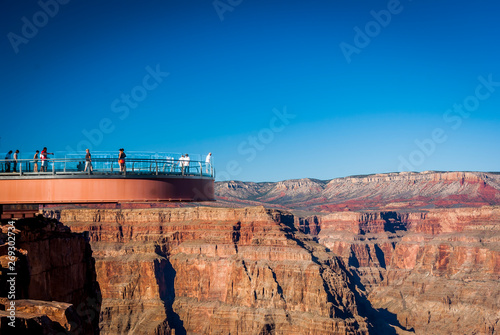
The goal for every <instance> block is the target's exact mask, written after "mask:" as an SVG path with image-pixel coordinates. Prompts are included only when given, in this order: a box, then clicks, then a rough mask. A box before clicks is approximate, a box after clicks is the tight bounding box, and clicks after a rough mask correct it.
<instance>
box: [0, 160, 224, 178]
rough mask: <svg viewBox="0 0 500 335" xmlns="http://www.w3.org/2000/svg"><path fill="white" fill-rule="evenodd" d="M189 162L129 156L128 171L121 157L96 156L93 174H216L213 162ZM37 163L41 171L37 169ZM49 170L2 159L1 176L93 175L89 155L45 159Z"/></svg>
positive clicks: (22, 162)
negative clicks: (121, 165)
mask: <svg viewBox="0 0 500 335" xmlns="http://www.w3.org/2000/svg"><path fill="white" fill-rule="evenodd" d="M182 162H184V164H186V162H185V161H181V160H179V159H174V158H134V157H127V158H126V159H125V171H120V165H119V163H118V158H117V157H106V158H103V157H96V158H94V157H92V167H93V172H92V174H150V175H183V176H205V177H212V178H214V177H215V169H214V167H213V166H212V164H207V163H205V162H204V161H199V160H190V161H189V164H188V165H183V164H181V163H182ZM35 163H36V164H37V170H38V171H34V167H35ZM44 164H45V166H46V167H47V170H46V171H40V168H41V166H42V160H41V159H40V158H39V159H38V160H37V161H36V162H35V160H34V159H33V158H32V159H18V160H17V162H16V161H15V160H14V159H0V175H3V176H5V175H16V174H17V175H37V174H42V175H45V174H91V172H90V168H88V169H87V171H84V169H85V157H82V158H54V157H49V158H47V159H45V163H44ZM14 166H15V168H14ZM14 170H15V172H14Z"/></svg>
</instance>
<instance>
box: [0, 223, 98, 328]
mask: <svg viewBox="0 0 500 335" xmlns="http://www.w3.org/2000/svg"><path fill="white" fill-rule="evenodd" d="M9 227H11V225H9V224H8V221H7V220H2V232H1V234H0V263H1V282H2V285H1V288H0V297H3V298H0V318H1V333H2V334H9V333H12V334H20V333H23V332H24V333H32V334H37V333H38V334H43V333H47V334H50V333H54V334H55V333H61V334H63V333H65V332H67V331H70V332H72V333H74V334H77V333H80V334H97V333H98V321H99V313H100V299H101V298H100V291H99V286H98V284H97V281H96V272H95V267H94V260H93V258H92V251H91V248H90V245H89V244H88V240H87V238H86V237H85V235H84V234H75V233H72V232H71V231H70V229H69V228H68V227H66V226H64V225H62V224H61V223H59V222H57V221H56V220H49V219H45V218H42V217H38V218H32V219H23V220H16V221H14V225H13V227H15V230H13V229H9ZM9 246H12V247H14V249H15V250H14V253H15V256H13V257H14V258H10V257H9V252H8V251H9ZM11 251H12V249H11ZM9 261H10V262H12V261H13V262H14V263H9ZM12 273H14V274H15V275H11V274H12ZM12 278H13V279H12ZM8 280H11V282H10V281H8ZM12 283H14V284H12ZM12 293H14V296H11V294H12ZM8 298H9V299H8ZM12 298H15V307H16V320H15V325H16V326H15V328H14V327H11V326H9V325H8V323H9V322H10V320H9V318H8V317H9V315H10V312H9V311H8V308H9V307H10V301H11V300H14V299H12Z"/></svg>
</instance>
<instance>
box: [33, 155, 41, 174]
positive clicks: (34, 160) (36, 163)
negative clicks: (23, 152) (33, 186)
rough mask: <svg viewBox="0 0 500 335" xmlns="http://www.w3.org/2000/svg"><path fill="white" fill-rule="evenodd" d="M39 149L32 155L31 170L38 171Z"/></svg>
mask: <svg viewBox="0 0 500 335" xmlns="http://www.w3.org/2000/svg"><path fill="white" fill-rule="evenodd" d="M39 152H40V151H38V150H37V151H36V152H35V155H34V156H33V172H38V153H39Z"/></svg>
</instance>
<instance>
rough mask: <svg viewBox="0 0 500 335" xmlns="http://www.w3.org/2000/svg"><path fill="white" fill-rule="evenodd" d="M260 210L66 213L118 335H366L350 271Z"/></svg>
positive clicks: (283, 219)
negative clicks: (88, 254) (83, 235)
mask: <svg viewBox="0 0 500 335" xmlns="http://www.w3.org/2000/svg"><path fill="white" fill-rule="evenodd" d="M294 220H295V218H294V217H293V216H292V215H291V214H286V213H283V212H279V211H276V210H268V209H264V208H262V207H258V208H243V209H225V208H186V209H161V210H160V209H144V210H77V209H75V210H63V211H62V212H61V221H62V222H64V223H65V224H67V225H68V226H70V227H71V229H72V230H73V231H81V232H83V231H88V232H89V238H90V243H91V245H92V248H93V251H94V256H95V258H96V269H97V278H98V281H99V283H100V287H101V291H102V296H103V301H102V313H101V323H100V326H101V330H102V332H103V333H112V334H124V333H134V334H169V333H173V332H172V330H175V334H183V333H188V334H214V333H217V334H367V333H368V332H369V329H370V327H372V326H371V325H370V324H369V323H368V322H367V319H366V315H368V314H367V313H368V312H369V310H370V308H371V307H370V305H369V303H368V302H367V301H366V298H365V297H363V295H362V293H361V291H360V290H359V289H358V288H357V287H356V284H355V280H354V279H353V277H352V276H351V274H350V272H349V271H347V270H346V269H345V265H344V263H343V261H342V260H341V259H339V258H337V257H335V256H334V255H333V254H331V253H329V252H328V251H327V250H326V249H325V248H324V247H322V246H321V245H319V244H318V243H316V242H315V241H313V240H312V239H311V238H310V237H307V236H306V235H304V234H302V233H300V232H299V231H297V230H296V229H295V227H294V225H293V223H294Z"/></svg>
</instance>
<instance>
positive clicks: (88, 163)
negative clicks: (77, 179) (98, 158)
mask: <svg viewBox="0 0 500 335" xmlns="http://www.w3.org/2000/svg"><path fill="white" fill-rule="evenodd" d="M85 151H86V154H85V170H83V172H87V168H89V169H90V172H92V171H94V170H93V168H92V155H91V154H90V151H89V149H86V150H85Z"/></svg>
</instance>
